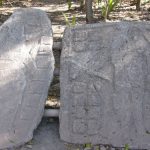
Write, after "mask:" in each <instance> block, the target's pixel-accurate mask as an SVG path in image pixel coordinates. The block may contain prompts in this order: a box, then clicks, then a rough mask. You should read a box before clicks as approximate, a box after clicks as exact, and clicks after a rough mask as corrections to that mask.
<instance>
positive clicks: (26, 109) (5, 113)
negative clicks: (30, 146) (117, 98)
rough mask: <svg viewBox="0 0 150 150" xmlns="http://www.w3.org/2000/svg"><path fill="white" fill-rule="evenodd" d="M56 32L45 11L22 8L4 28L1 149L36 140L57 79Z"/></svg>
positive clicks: (0, 52)
mask: <svg viewBox="0 0 150 150" xmlns="http://www.w3.org/2000/svg"><path fill="white" fill-rule="evenodd" d="M52 42H53V39H52V29H51V22H50V21H49V19H48V17H47V15H46V13H45V12H43V11H41V10H38V9H30V8H28V9H20V10H17V11H15V12H14V13H13V15H12V16H11V17H10V18H9V19H8V20H7V21H6V22H5V23H4V24H3V25H2V26H1V27H0V103H1V104H0V137H1V138H0V149H1V148H6V147H13V146H18V145H20V144H23V143H25V142H27V141H29V140H30V139H31V138H32V135H33V131H34V129H35V128H36V127H37V125H38V123H39V122H40V120H41V117H42V115H43V110H44V104H45V100H46V98H47V93H48V88H49V85H50V82H51V80H52V76H53V70H54V57H53V53H52Z"/></svg>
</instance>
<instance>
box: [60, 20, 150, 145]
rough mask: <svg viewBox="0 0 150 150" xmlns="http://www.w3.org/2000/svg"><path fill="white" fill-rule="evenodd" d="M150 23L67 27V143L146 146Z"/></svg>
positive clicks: (63, 121)
mask: <svg viewBox="0 0 150 150" xmlns="http://www.w3.org/2000/svg"><path fill="white" fill-rule="evenodd" d="M149 27H150V24H149V23H146V22H145V23H144V22H142V23H137V22H132V23H131V22H122V23H100V24H95V25H83V26H77V27H74V28H68V29H66V30H65V33H64V37H63V49H62V55H61V68H60V88H61V108H60V136H61V139H62V140H64V141H66V142H70V143H81V144H84V143H92V144H111V145H113V146H118V147H121V146H124V145H125V144H129V146H130V147H133V148H150V29H149Z"/></svg>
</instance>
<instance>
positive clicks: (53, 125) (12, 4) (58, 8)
mask: <svg viewBox="0 0 150 150" xmlns="http://www.w3.org/2000/svg"><path fill="white" fill-rule="evenodd" d="M20 7H23V8H26V7H34V8H38V9H41V10H44V11H45V12H46V13H47V15H48V17H49V18H50V20H51V22H52V28H53V32H54V41H61V39H62V36H63V31H64V29H65V27H66V22H65V19H64V17H63V14H62V13H65V14H66V15H67V16H68V18H69V19H70V18H72V16H73V15H75V16H76V24H85V23H86V19H85V12H84V11H81V10H80V9H79V4H78V3H73V4H72V8H71V10H68V6H67V4H66V2H65V0H5V1H4V3H3V6H2V7H0V25H1V24H2V23H3V22H4V21H5V20H7V19H8V17H9V16H10V15H11V14H12V12H13V11H14V10H15V9H18V8H20ZM100 11H101V10H100V8H98V6H97V5H94V18H95V22H99V23H100V22H101V21H103V20H102V17H101V15H100ZM107 21H150V3H143V4H142V6H141V11H139V12H137V11H136V10H135V6H131V2H128V1H127V2H122V4H120V5H119V6H118V7H117V8H116V10H115V11H113V12H112V13H111V14H110V17H109V19H108V20H107ZM60 54H61V51H58V50H54V55H55V60H56V68H58V69H59V66H60ZM59 99H60V89H59V75H58V76H55V77H54V80H53V83H52V85H51V87H50V90H49V97H48V100H47V102H46V107H50V108H56V107H57V108H58V107H59ZM58 128H59V122H58V119H52V118H48V119H43V120H42V122H41V124H40V126H39V127H38V129H37V130H36V131H35V133H34V138H33V140H32V141H30V142H29V143H27V144H26V145H24V146H22V147H20V148H17V150H29V149H32V150H73V149H71V148H68V145H67V146H66V145H65V144H64V143H63V142H62V141H60V138H59V129H58ZM74 149H76V150H79V149H77V148H74Z"/></svg>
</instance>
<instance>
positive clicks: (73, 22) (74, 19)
mask: <svg viewBox="0 0 150 150" xmlns="http://www.w3.org/2000/svg"><path fill="white" fill-rule="evenodd" d="M63 16H64V18H65V22H66V25H67V26H70V27H71V26H75V25H76V16H75V15H73V17H72V19H71V21H69V19H68V17H67V15H66V14H65V13H63Z"/></svg>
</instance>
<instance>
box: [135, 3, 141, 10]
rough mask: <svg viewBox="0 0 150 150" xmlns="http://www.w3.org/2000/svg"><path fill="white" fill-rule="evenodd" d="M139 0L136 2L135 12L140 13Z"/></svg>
mask: <svg viewBox="0 0 150 150" xmlns="http://www.w3.org/2000/svg"><path fill="white" fill-rule="evenodd" d="M140 6H141V0H136V10H137V11H140Z"/></svg>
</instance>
